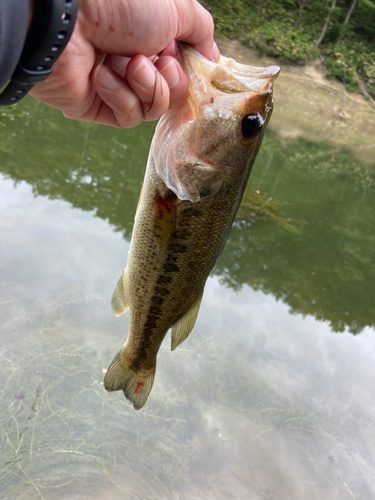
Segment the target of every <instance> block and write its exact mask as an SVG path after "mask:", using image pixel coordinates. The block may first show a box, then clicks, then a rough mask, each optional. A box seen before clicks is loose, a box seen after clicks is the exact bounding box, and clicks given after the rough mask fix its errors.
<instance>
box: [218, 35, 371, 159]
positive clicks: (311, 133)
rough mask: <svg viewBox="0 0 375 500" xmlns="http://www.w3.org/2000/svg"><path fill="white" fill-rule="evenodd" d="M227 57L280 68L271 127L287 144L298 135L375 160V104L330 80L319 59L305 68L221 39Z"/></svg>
mask: <svg viewBox="0 0 375 500" xmlns="http://www.w3.org/2000/svg"><path fill="white" fill-rule="evenodd" d="M216 42H217V44H218V47H219V49H220V51H221V52H222V54H223V55H225V56H227V57H233V59H236V60H238V62H241V63H244V64H251V65H254V66H257V65H261V66H268V65H270V64H277V65H279V66H281V73H280V75H279V77H278V78H277V80H276V82H275V88H274V100H275V109H274V112H273V116H272V120H271V122H270V125H269V128H270V129H271V130H274V131H276V132H277V133H278V134H279V135H280V136H281V137H282V138H283V139H284V140H285V141H286V142H288V141H291V140H295V139H296V138H298V137H301V138H304V139H305V140H307V141H309V142H325V143H327V144H330V145H331V146H332V147H334V148H339V149H349V150H350V151H352V152H353V154H354V156H355V157H356V158H358V160H360V161H361V162H363V163H374V158H375V107H374V106H373V105H371V104H370V103H369V102H368V101H367V100H366V99H365V97H364V96H363V95H361V94H359V93H356V92H352V93H350V92H348V91H347V90H346V89H345V85H344V84H343V83H341V82H339V81H338V80H334V79H332V80H328V79H327V78H326V77H325V69H324V66H323V65H322V63H321V62H320V61H319V60H318V61H315V62H314V63H312V64H309V65H305V66H291V65H288V64H281V65H280V62H278V61H277V60H276V59H271V58H269V57H260V56H258V55H257V54H256V52H254V51H253V50H251V49H249V48H247V47H244V46H243V45H242V44H241V43H240V42H239V41H237V40H221V39H218V40H216Z"/></svg>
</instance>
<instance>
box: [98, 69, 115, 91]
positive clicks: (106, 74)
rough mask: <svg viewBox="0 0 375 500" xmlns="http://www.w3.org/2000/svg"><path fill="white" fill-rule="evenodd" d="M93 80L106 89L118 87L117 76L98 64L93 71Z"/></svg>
mask: <svg viewBox="0 0 375 500" xmlns="http://www.w3.org/2000/svg"><path fill="white" fill-rule="evenodd" d="M94 81H95V82H96V83H97V84H98V85H100V86H101V87H103V88H104V89H106V90H115V89H117V87H118V83H119V82H118V78H116V77H115V76H114V75H113V73H112V72H111V71H110V70H109V69H108V68H106V67H105V66H103V65H102V64H100V65H99V66H98V67H97V68H96V70H95V73H94Z"/></svg>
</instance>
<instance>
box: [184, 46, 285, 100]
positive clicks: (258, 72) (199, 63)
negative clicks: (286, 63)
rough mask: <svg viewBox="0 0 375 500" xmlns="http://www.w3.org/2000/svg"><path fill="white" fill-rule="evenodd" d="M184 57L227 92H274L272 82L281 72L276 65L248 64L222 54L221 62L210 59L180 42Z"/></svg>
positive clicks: (211, 81) (216, 87)
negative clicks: (259, 65) (257, 65)
mask: <svg viewBox="0 0 375 500" xmlns="http://www.w3.org/2000/svg"><path fill="white" fill-rule="evenodd" d="M179 52H180V55H181V56H182V59H185V58H186V59H188V61H189V63H190V65H191V67H192V68H193V70H195V71H196V72H197V73H198V74H201V75H204V76H205V79H206V81H207V80H208V81H209V82H210V83H211V85H212V87H214V88H215V89H217V90H219V91H221V92H224V93H226V94H236V93H240V92H260V93H267V92H272V86H273V85H272V84H273V82H274V81H275V80H276V78H277V76H278V75H279V73H280V67H279V66H276V65H272V66H268V67H256V66H248V65H246V64H242V63H238V62H236V61H235V60H234V59H232V58H230V57H224V56H221V57H220V60H219V62H217V63H215V62H213V61H209V60H208V59H206V58H205V57H203V56H202V55H201V54H199V53H198V52H197V51H196V50H195V49H194V48H193V47H191V46H190V45H188V44H186V43H181V42H179Z"/></svg>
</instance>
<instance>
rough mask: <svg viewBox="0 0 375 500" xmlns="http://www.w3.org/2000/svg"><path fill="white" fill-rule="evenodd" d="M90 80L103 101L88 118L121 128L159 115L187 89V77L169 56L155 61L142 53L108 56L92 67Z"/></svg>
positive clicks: (186, 91) (179, 99)
mask: <svg viewBox="0 0 375 500" xmlns="http://www.w3.org/2000/svg"><path fill="white" fill-rule="evenodd" d="M108 65H110V66H111V67H109V66H108ZM113 68H115V69H116V70H117V71H114V70H113ZM120 75H121V76H120ZM93 82H94V86H95V89H96V91H97V93H98V95H99V96H100V98H101V99H102V101H103V104H102V106H101V107H100V108H98V107H97V106H96V107H97V109H96V116H95V117H94V118H92V114H91V113H90V115H91V119H94V120H95V121H96V122H98V123H106V124H108V125H115V126H119V127H123V128H130V127H135V126H137V125H138V124H139V123H140V122H141V121H142V120H144V121H152V120H156V119H158V118H160V117H161V116H162V114H164V113H165V111H166V110H167V109H168V107H173V106H176V105H177V104H178V103H180V102H182V101H183V100H184V99H185V98H186V96H187V93H188V82H187V78H186V76H185V74H184V72H183V70H182V68H181V66H180V64H179V63H178V62H177V61H176V60H175V59H174V58H173V57H171V56H164V57H160V58H159V59H158V60H157V61H156V62H155V65H154V64H152V62H151V61H150V59H148V58H147V57H145V56H142V55H138V56H135V57H133V58H132V59H125V58H120V57H115V56H111V57H107V58H106V60H105V63H104V64H101V65H99V66H98V67H97V68H96V69H95V71H94V74H93Z"/></svg>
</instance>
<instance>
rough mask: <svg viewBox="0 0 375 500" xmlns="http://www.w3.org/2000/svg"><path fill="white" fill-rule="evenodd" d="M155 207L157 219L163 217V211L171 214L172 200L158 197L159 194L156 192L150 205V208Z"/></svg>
mask: <svg viewBox="0 0 375 500" xmlns="http://www.w3.org/2000/svg"><path fill="white" fill-rule="evenodd" d="M155 205H156V208H157V210H158V215H159V217H163V215H164V212H165V211H166V212H168V213H171V210H172V208H173V207H174V202H173V200H168V199H166V198H163V197H162V196H160V194H159V192H158V191H156V194H155V196H154V203H153V204H152V206H153V207H154V206H155Z"/></svg>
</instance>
